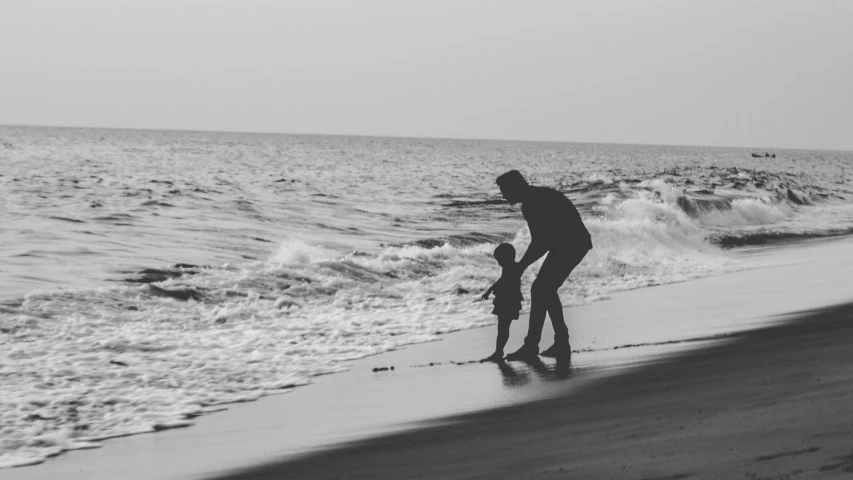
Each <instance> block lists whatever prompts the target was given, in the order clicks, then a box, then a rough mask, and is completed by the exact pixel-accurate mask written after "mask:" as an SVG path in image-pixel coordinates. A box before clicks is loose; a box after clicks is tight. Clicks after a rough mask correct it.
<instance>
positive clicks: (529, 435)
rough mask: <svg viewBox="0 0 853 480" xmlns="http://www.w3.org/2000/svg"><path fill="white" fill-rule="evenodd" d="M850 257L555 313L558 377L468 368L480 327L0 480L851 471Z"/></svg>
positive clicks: (513, 367) (796, 254)
mask: <svg viewBox="0 0 853 480" xmlns="http://www.w3.org/2000/svg"><path fill="white" fill-rule="evenodd" d="M851 250H853V240H851V239H840V240H834V241H821V242H812V243H810V244H805V245H795V246H786V247H777V248H774V249H766V250H758V251H755V252H754V253H751V254H749V255H750V256H751V257H752V258H751V261H752V263H753V265H754V268H750V269H747V270H744V271H741V272H737V273H734V274H729V275H723V276H718V277H713V278H706V279H702V280H698V281H693V282H686V283H681V284H674V285H667V286H661V287H655V288H647V289H639V290H634V291H629V292H623V293H620V294H617V295H614V296H613V298H612V299H610V300H607V301H604V302H599V303H596V304H592V305H587V306H583V307H576V308H569V309H567V318H568V319H569V321H570V324H571V329H572V334H573V337H572V338H573V345H574V346H575V348H576V349H582V350H584V351H581V352H578V353H576V354H575V355H574V358H573V362H572V365H571V367H570V368H569V369H567V370H560V369H558V368H556V366H555V365H554V364H553V362H551V361H549V360H545V361H543V362H542V363H540V364H524V363H518V362H513V363H508V364H506V366H503V368H501V367H499V366H495V365H493V364H479V363H467V362H469V361H471V360H473V359H476V358H478V356H479V355H481V354H482V353H483V352H488V351H489V348H490V347H491V345H492V341H493V335H494V332H493V329H492V328H481V329H474V330H469V331H463V332H457V333H453V334H449V335H447V336H446V337H445V338H444V339H443V340H442V341H440V342H432V343H427V344H419V345H413V346H410V347H407V348H404V349H401V350H398V351H394V352H390V353H386V354H382V355H378V356H374V357H369V358H366V359H363V360H360V361H358V362H355V364H354V365H353V367H352V369H351V370H350V371H348V372H345V373H342V374H336V375H329V376H323V377H317V379H316V382H315V383H314V384H312V385H310V386H307V387H301V388H297V389H296V390H295V391H293V392H292V393H289V394H285V395H277V396H272V397H266V398H263V399H261V400H260V401H258V402H252V403H247V404H237V405H232V406H230V408H229V410H228V411H225V412H221V413H217V414H214V415H210V416H206V417H201V418H199V419H197V425H195V426H193V427H190V428H186V429H178V430H171V431H165V432H160V433H157V434H153V435H139V436H132V437H125V438H118V439H113V440H109V441H107V442H105V444H104V446H103V447H102V448H100V449H96V450H86V451H74V452H68V453H66V454H64V455H62V456H60V457H58V458H55V459H50V460H48V461H47V462H45V463H44V464H42V465H37V466H33V467H25V468H18V469H13V470H6V471H4V472H3V478H4V479H7V478H8V479H10V480H18V479H35V478H87V479H101V478H104V479H106V478H127V479H131V478H133V479H149V478H151V479H153V478H158V479H163V478H170V479H189V478H210V477H217V478H234V479H236V478H240V479H243V478H246V479H249V478H389V479H390V478H395V479H396V478H638V479H640V478H798V475H806V474H810V475H813V476H814V475H818V476H820V475H826V476H833V475H838V474H839V473H841V472H844V471H846V470H850V469H851V468H853V457H850V455H851V450H853V444H851V443H850V438H849V427H848V426H849V424H850V421H851V420H853V418H851V415H850V413H849V409H848V408H847V407H846V406H847V405H849V404H850V401H851V396H853V388H850V386H849V380H850V374H849V365H850V364H851V363H853V351H851V350H850V349H849V343H850V341H851V340H853V322H851V317H853V306H850V305H848V304H847V301H848V300H849V297H850V292H849V288H848V287H847V286H846V285H847V284H848V283H847V279H848V278H849V276H850V274H853V265H848V264H845V263H843V262H839V261H838V259H839V258H845V257H849V256H850V253H851ZM525 327H526V324H525V322H524V321H523V320H522V321H521V322H518V324H517V325H514V328H513V331H512V335H513V336H512V338H511V340H510V346H512V345H516V344H518V343H520V341H521V338H522V337H523V335H524V330H525ZM550 335H551V332H550V330H546V332H545V338H546V339H548V338H549V336H550ZM679 339H680V340H679ZM546 341H547V340H546ZM638 344H645V345H639V346H631V345H638ZM656 344H657V345H656ZM583 347H586V348H583ZM617 347H618V348H617ZM429 363H433V365H432V366H429ZM390 366H395V369H394V370H393V371H391V370H388V371H379V372H374V371H373V369H374V368H382V367H386V368H388V367H390ZM614 367H615V368H614ZM784 475H789V477H784ZM804 478H813V477H804Z"/></svg>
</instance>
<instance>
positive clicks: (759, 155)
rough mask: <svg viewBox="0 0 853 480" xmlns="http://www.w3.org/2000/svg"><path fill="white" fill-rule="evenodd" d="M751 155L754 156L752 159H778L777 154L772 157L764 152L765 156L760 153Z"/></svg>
mask: <svg viewBox="0 0 853 480" xmlns="http://www.w3.org/2000/svg"><path fill="white" fill-rule="evenodd" d="M751 155H752V158H765V157H766V158H776V154H775V153H774V154H772V155H771V154H769V153H767V152H764V155H762V154H760V153H752V154H751Z"/></svg>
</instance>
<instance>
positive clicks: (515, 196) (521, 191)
mask: <svg viewBox="0 0 853 480" xmlns="http://www.w3.org/2000/svg"><path fill="white" fill-rule="evenodd" d="M495 182H497V184H498V187H500V189H501V194H502V195H503V196H504V199H506V201H507V202H509V204H510V205H515V204H516V203H518V202H523V201H524V197H525V196H526V193H527V189H528V188H529V187H530V185H529V184H528V183H527V180H525V179H524V177H523V176H522V175H521V172H519V171H518V170H510V171H508V172H506V173H504V174H503V175H501V176H500V177H498V178H497V180H495Z"/></svg>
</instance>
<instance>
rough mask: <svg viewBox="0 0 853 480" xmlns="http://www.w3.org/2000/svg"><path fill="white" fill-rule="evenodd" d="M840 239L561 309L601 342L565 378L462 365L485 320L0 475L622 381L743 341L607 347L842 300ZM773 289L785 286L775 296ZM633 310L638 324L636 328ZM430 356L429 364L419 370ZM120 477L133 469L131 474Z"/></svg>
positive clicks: (253, 457) (486, 342)
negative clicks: (180, 421)
mask: <svg viewBox="0 0 853 480" xmlns="http://www.w3.org/2000/svg"><path fill="white" fill-rule="evenodd" d="M851 247H853V239H841V240H838V239H833V240H827V241H822V242H820V243H819V244H811V245H805V246H795V247H783V248H781V249H780V248H774V249H767V250H765V251H756V252H753V253H751V254H750V255H753V256H757V257H766V258H767V259H768V261H767V262H764V263H765V264H764V265H763V267H765V268H762V266H758V267H756V269H753V270H746V271H741V272H736V273H732V274H726V275H722V276H717V277H708V278H704V279H700V280H694V281H691V282H682V283H677V284H669V285H662V286H658V287H656V288H653V289H647V288H644V289H636V290H630V291H625V292H619V293H617V294H614V295H613V297H612V298H611V299H609V300H606V301H603V302H596V303H593V304H590V305H585V306H582V307H571V308H568V309H567V320H568V322H569V324H570V330H571V331H572V344H573V347H575V348H576V349H577V348H578V347H581V349H582V347H583V346H584V345H598V346H599V347H600V349H599V350H597V351H594V352H586V351H585V352H582V353H581V354H577V355H575V358H574V359H573V364H572V368H571V371H570V372H569V373H570V374H569V375H567V376H566V375H562V374H561V373H560V372H557V371H556V369H555V368H554V366H553V365H552V364H551V362H549V361H545V362H543V364H542V365H544V368H543V366H542V365H539V366H531V365H517V362H510V363H509V364H508V365H510V366H511V367H513V368H512V370H513V372H511V373H507V372H505V371H501V370H500V369H499V368H497V367H495V366H494V365H489V364H471V365H467V364H464V362H468V361H471V360H475V359H478V358H481V357H483V356H485V354H487V353H489V352H490V351H491V350H492V348H493V340H494V331H493V327H484V328H478V329H472V330H464V331H459V332H454V333H451V334H448V335H446V336H445V337H444V338H443V339H442V340H441V341H439V342H430V343H424V344H415V345H410V346H407V347H405V348H403V349H400V350H396V351H392V352H387V353H383V354H379V355H376V356H372V357H367V358H364V359H360V360H358V361H355V362H353V364H352V367H351V369H350V370H349V371H347V372H344V373H339V374H336V375H327V376H321V377H315V381H314V382H313V383H312V384H311V385H308V386H304V387H301V388H298V389H296V390H294V391H293V392H291V393H288V394H286V395H275V396H269V397H264V398H262V399H261V400H259V401H256V402H251V403H245V404H231V405H228V406H227V407H228V410H227V411H225V412H221V413H217V414H216V415H212V416H205V417H200V418H199V419H197V425H195V426H193V427H191V428H187V429H179V430H170V431H163V432H158V433H157V435H137V436H131V437H123V438H118V439H113V440H110V441H108V442H106V443H104V446H103V447H102V448H100V449H96V450H88V451H71V452H66V453H65V454H63V455H61V456H60V457H58V458H53V459H49V460H48V461H47V462H45V463H43V464H40V465H36V466H29V467H23V468H17V469H10V470H4V472H3V474H4V475H7V474H8V478H9V479H10V480H14V479H31V478H59V477H62V476H64V477H65V478H87V479H89V478H91V479H95V478H117V477H116V475H122V476H123V477H124V478H140V479H142V478H176V479H179V478H181V479H182V478H203V477H206V476H210V475H215V474H217V472H219V473H221V472H225V471H232V470H234V469H240V468H247V467H248V466H250V465H258V464H265V463H269V462H273V461H276V460H278V459H280V458H282V456H286V457H288V458H291V459H292V458H296V457H298V456H302V455H304V454H305V452H311V451H315V452H316V451H318V449H319V451H320V452H322V451H325V450H326V449H329V448H332V449H336V448H338V447H336V446H335V445H336V444H339V443H340V442H342V441H357V440H358V439H363V438H365V437H369V436H372V435H380V436H381V435H385V434H388V433H389V432H399V431H401V430H402V431H406V430H407V429H412V428H422V427H423V426H424V425H425V423H424V422H425V421H426V422H436V421H437V422H455V421H456V417H455V416H458V415H465V414H472V413H471V412H482V411H491V410H493V409H495V408H502V407H506V406H507V405H529V404H532V403H533V402H539V401H544V400H543V399H545V398H553V397H557V398H562V397H563V396H567V395H569V396H570V395H572V394H573V393H572V392H575V391H578V390H580V389H583V388H585V387H584V385H587V384H588V383H589V382H588V381H596V379H598V378H601V377H602V376H612V375H616V376H617V377H618V376H619V375H621V373H620V370H618V369H616V370H610V369H608V368H606V367H607V366H608V365H621V366H625V365H626V364H627V365H628V367H629V368H631V370H632V371H633V370H635V369H643V368H644V367H643V366H642V365H643V364H644V363H648V361H649V360H656V362H659V361H661V358H662V357H661V356H662V355H664V357H663V358H664V360H663V361H664V362H666V361H667V360H666V359H665V358H667V357H672V355H673V354H674V353H675V352H679V351H684V350H687V349H694V350H695V349H698V350H702V349H703V348H714V347H713V346H712V347H707V345H705V344H706V343H710V344H720V343H723V344H727V343H732V342H739V341H741V340H742V336H741V335H740V334H739V335H738V336H737V338H729V339H725V338H723V339H717V340H714V341H711V342H700V343H689V344H675V345H661V346H658V347H638V348H624V349H614V348H612V347H618V346H620V345H625V344H628V343H633V344H636V343H642V342H643V341H646V340H651V341H654V340H655V339H660V338H662V336H663V337H664V338H665V337H667V336H669V337H671V336H673V335H675V336H676V337H681V338H685V339H687V338H694V337H697V336H711V337H713V336H714V335H717V334H720V333H723V334H725V333H731V332H733V331H741V332H745V331H747V330H751V329H754V328H757V327H761V326H763V325H767V324H768V323H779V322H784V321H785V319H786V318H787V317H789V316H790V315H784V314H786V313H790V312H793V311H797V310H803V309H807V308H816V307H819V306H822V305H828V304H831V303H838V302H839V301H840V300H842V299H844V298H847V297H848V296H849V295H848V292H846V291H845V289H844V288H843V287H841V286H840V285H839V284H838V282H835V283H833V281H834V280H835V279H845V278H849V277H848V275H849V274H853V267H845V268H840V267H836V268H835V270H834V271H833V272H832V275H831V278H828V277H827V276H826V275H821V272H823V271H824V270H825V268H824V267H826V266H828V265H836V264H837V258H838V256H839V252H845V253H849V252H850V250H851ZM759 263H760V262H759ZM778 269H786V271H790V272H796V273H797V274H798V275H801V276H802V278H805V279H806V280H807V281H806V282H801V283H800V284H796V285H792V284H790V282H786V281H784V279H783V278H780V274H779V270H778ZM824 273H825V272H824ZM809 284H812V285H811V286H808V285H809ZM818 284H820V285H818ZM749 285H752V286H755V287H756V288H755V291H754V292H753V295H752V296H749V295H748V292H745V291H735V292H732V291H731V290H732V286H734V288H735V290H737V289H738V287H740V288H741V289H742V288H745V287H746V286H749ZM804 285H805V286H804ZM806 291H814V292H815V293H814V294H813V295H809V294H806V293H805V292H806ZM779 292H783V294H782V295H781V297H780V295H779ZM776 297H780V298H776ZM721 298H722V299H724V300H725V301H724V302H721V301H720V299H721ZM762 299H765V300H767V299H772V300H773V301H772V302H770V301H762ZM683 311H694V312H695V313H696V315H695V318H692V319H691V321H684V319H683V318H681V317H682V316H683V315H682V313H681V312H683ZM774 315H777V316H778V315H783V316H782V317H773V316H774ZM637 318H639V319H641V320H644V321H646V322H645V323H642V324H640V325H637V322H636V321H635V320H636V319H637ZM651 320H654V322H651ZM547 323H548V322H546V324H547ZM675 330H677V331H675ZM525 331H526V322H524V321H519V322H515V324H514V325H513V328H512V331H511V339H510V343H509V346H508V348H509V349H512V348H513V347H514V346H516V345H517V344H519V343H520V342H521V339H522V338H523V336H524V333H525ZM550 335H551V331H550V326H546V331H545V333H544V335H543V344H544V343H548V342H549V337H550ZM748 335H750V334H749V333H745V334H743V336H748ZM687 355H690V353H688V354H687ZM430 362H433V363H439V364H440V365H435V366H434V367H430V368H426V367H423V366H421V365H423V364H425V363H426V364H428V363H430ZM451 362H457V364H453V363H451ZM459 363H462V364H463V365H461V366H460V365H459ZM632 363H633V364H634V366H631V365H632ZM391 365H396V366H397V367H398V368H397V369H396V370H395V371H393V372H390V371H386V372H372V371H371V369H372V368H376V367H383V366H391ZM622 371H624V370H622ZM448 392H450V393H448ZM507 408H512V407H507ZM476 414H477V413H473V415H476ZM380 438H382V437H380ZM319 455H322V453H320V454H319ZM128 471H132V472H133V475H135V476H133V475H131V476H128V473H127V472H128ZM4 478H6V477H4Z"/></svg>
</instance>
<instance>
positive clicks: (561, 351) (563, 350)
mask: <svg viewBox="0 0 853 480" xmlns="http://www.w3.org/2000/svg"><path fill="white" fill-rule="evenodd" d="M539 355H540V356H542V357H551V358H561V359H564V358H566V357H571V356H572V347H571V345H569V344H568V343H555V344H553V345H551V346H550V347H548V348H547V349H545V351H544V352H542V353H540V354H539Z"/></svg>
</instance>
